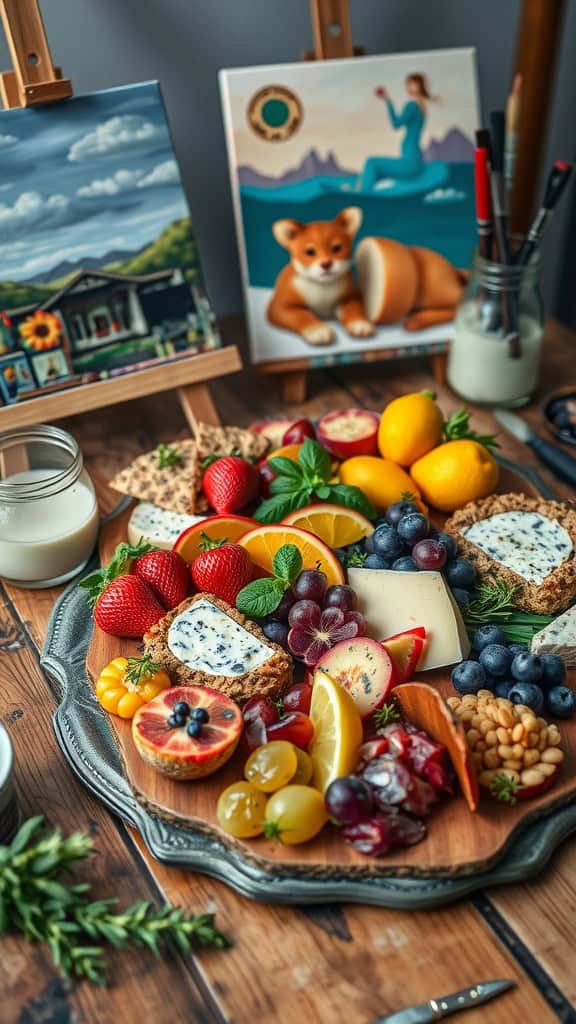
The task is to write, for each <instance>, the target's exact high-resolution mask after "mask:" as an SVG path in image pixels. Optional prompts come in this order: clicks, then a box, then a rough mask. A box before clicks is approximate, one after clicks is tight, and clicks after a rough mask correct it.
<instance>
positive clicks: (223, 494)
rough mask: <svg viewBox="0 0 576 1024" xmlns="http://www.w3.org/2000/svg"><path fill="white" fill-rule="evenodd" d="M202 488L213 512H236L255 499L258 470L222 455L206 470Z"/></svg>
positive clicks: (234, 458) (242, 461) (237, 459)
mask: <svg viewBox="0 0 576 1024" xmlns="http://www.w3.org/2000/svg"><path fill="white" fill-rule="evenodd" d="M202 488H203V490H204V494H205V495H206V497H207V498H208V501H209V502H210V504H211V506H212V508H213V509H215V510H216V512H220V513H221V512H239V511H240V509H242V508H244V506H245V505H247V504H248V502H249V501H252V499H253V498H256V497H257V495H258V488H259V475H258V470H257V468H256V466H253V465H252V463H251V462H247V461H246V459H241V458H240V457H239V456H237V455H224V456H223V457H222V458H219V459H216V460H215V461H214V462H212V464H211V465H210V466H208V469H207V470H206V472H205V473H204V476H203V478H202Z"/></svg>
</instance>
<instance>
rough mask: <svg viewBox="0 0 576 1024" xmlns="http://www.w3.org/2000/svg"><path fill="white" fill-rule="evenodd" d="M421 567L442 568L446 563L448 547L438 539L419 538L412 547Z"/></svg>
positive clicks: (417, 562) (414, 556) (413, 556)
mask: <svg viewBox="0 0 576 1024" xmlns="http://www.w3.org/2000/svg"><path fill="white" fill-rule="evenodd" d="M412 558H413V559H414V561H415V562H416V565H417V566H418V568H419V569H441V568H442V566H443V565H444V564H445V563H446V558H447V554H446V548H445V547H444V545H443V544H440V543H439V541H437V540H419V541H418V543H417V544H415V545H414V547H413V548H412Z"/></svg>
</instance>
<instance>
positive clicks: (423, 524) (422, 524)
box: [397, 512, 430, 547]
mask: <svg viewBox="0 0 576 1024" xmlns="http://www.w3.org/2000/svg"><path fill="white" fill-rule="evenodd" d="M429 529H430V523H429V522H428V520H427V519H426V516H423V515H422V513H421V512H409V513H408V515H407V516H402V519H401V520H400V522H399V523H398V526H397V530H398V536H399V537H400V538H401V539H402V540H403V541H404V543H405V544H409V545H410V547H413V545H414V544H417V543H418V541H419V540H424V538H425V537H427V536H428V530H429Z"/></svg>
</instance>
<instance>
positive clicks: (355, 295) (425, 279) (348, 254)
mask: <svg viewBox="0 0 576 1024" xmlns="http://www.w3.org/2000/svg"><path fill="white" fill-rule="evenodd" d="M361 223H362V211H361V210H360V209H359V207H356V206H350V207H347V208H346V209H344V210H341V212H340V213H339V214H338V216H337V217H336V218H335V219H334V220H333V221H313V222H312V223H310V224H302V223H301V222H300V221H297V220H277V221H276V222H275V223H274V225H273V227H272V230H273V233H274V237H275V239H276V241H277V242H279V244H280V245H282V246H284V248H285V249H287V250H288V252H289V254H290V262H289V263H288V264H287V266H285V267H284V268H283V270H281V272H280V274H279V275H278V278H277V280H276V286H275V289H274V294H273V296H272V299H271V300H270V303H269V305H268V311H267V316H268V320H269V322H270V323H271V324H274V326H275V327H282V328H284V330H287V331H293V332H294V333H296V334H299V335H300V337H301V338H302V339H303V340H304V341H305V342H307V344H308V345H330V344H332V342H334V341H335V340H336V332H335V330H334V328H333V327H332V326H331V325H330V324H329V323H326V320H331V319H335V318H338V319H339V320H340V322H341V323H342V325H343V327H344V328H345V330H346V331H347V333H348V334H349V335H351V336H352V337H353V338H358V339H366V338H368V337H370V336H371V335H373V334H374V324H393V323H402V325H403V326H404V328H405V329H406V330H413V331H416V330H421V329H422V328H424V327H429V326H431V325H432V324H438V323H445V322H447V321H449V320H452V318H453V316H454V310H455V308H456V306H457V304H458V302H459V300H460V296H461V294H462V289H463V287H464V280H465V278H464V274H462V273H461V272H460V271H458V270H457V269H456V268H455V267H454V266H453V265H452V264H451V263H450V262H449V261H448V260H446V259H444V257H443V256H440V255H439V253H437V252H434V251H433V250H432V249H425V248H422V247H420V246H407V245H403V244H402V243H401V242H395V241H393V240H392V239H387V238H364V239H363V240H362V241H361V242H360V244H359V245H358V247H357V249H356V253H355V263H356V270H357V273H358V284H357V283H356V281H355V280H354V277H353V275H352V269H351V268H352V248H353V243H354V238H355V236H356V234H357V232H358V230H359V228H360V225H361Z"/></svg>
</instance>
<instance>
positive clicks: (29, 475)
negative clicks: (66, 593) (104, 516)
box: [0, 426, 98, 588]
mask: <svg viewBox="0 0 576 1024" xmlns="http://www.w3.org/2000/svg"><path fill="white" fill-rule="evenodd" d="M97 535H98V505H97V502H96V495H95V493H94V487H93V486H92V481H91V479H90V477H89V476H88V473H87V472H86V470H85V469H84V463H83V460H82V453H81V451H80V449H79V447H78V444H77V443H76V441H75V440H74V438H73V437H72V436H71V435H70V434H67V433H66V431H64V430H60V429H59V428H58V427H50V426H38V427H27V428H23V429H21V430H13V431H9V432H7V433H4V434H0V576H3V577H4V578H5V579H6V580H8V581H9V582H11V583H15V584H17V585H18V586H23V587H33V588H42V587H50V586H53V585H54V584H57V583H65V582H66V581H67V580H69V579H71V578H72V577H73V576H75V575H76V573H78V572H80V570H81V569H83V568H84V566H85V565H86V563H87V561H88V559H89V558H90V555H91V553H92V551H93V549H94V545H95V543H96V537H97Z"/></svg>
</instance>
